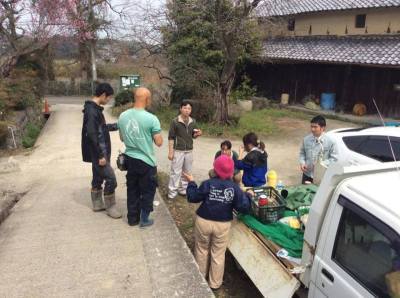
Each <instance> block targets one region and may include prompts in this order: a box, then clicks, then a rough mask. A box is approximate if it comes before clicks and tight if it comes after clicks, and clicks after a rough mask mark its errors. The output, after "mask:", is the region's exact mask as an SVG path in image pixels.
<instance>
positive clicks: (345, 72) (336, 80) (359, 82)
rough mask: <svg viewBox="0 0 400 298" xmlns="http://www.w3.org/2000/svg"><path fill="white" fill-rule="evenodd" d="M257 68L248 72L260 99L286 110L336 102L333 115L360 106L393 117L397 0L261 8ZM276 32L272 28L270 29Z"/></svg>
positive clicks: (307, 0) (397, 97)
mask: <svg viewBox="0 0 400 298" xmlns="http://www.w3.org/2000/svg"><path fill="white" fill-rule="evenodd" d="M257 16H258V18H259V20H260V24H261V26H262V28H264V31H265V33H266V38H265V41H264V44H263V53H262V63H254V64H252V65H249V67H248V69H247V72H248V74H249V75H250V77H251V78H252V80H253V82H254V84H256V85H257V86H258V90H259V91H260V92H261V93H263V94H264V95H265V96H269V97H274V98H279V97H280V94H281V93H289V94H290V98H291V100H290V101H291V103H296V102H301V101H302V100H303V98H305V97H307V96H309V95H314V96H316V97H319V96H320V95H321V93H326V92H329V93H335V94H336V102H337V105H336V110H341V111H345V112H349V111H351V109H352V107H353V106H354V104H356V103H364V104H365V105H366V106H367V109H368V112H369V113H375V112H376V110H375V108H374V105H373V102H372V99H373V98H374V99H375V100H376V101H377V103H378V106H379V108H380V110H381V111H382V112H383V114H384V115H385V116H391V117H400V0H281V1H277V0H264V1H263V2H262V3H261V5H260V6H259V7H258V10H257ZM271 23H272V24H275V25H271Z"/></svg>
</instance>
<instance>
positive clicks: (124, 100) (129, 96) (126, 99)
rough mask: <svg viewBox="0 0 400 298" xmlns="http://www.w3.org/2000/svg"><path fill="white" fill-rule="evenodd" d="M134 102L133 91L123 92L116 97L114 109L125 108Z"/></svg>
mask: <svg viewBox="0 0 400 298" xmlns="http://www.w3.org/2000/svg"><path fill="white" fill-rule="evenodd" d="M132 102H133V92H132V90H122V91H120V92H119V93H118V94H117V95H116V96H115V100H114V107H119V106H123V105H126V104H129V103H132Z"/></svg>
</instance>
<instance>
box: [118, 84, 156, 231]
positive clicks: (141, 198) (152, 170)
mask: <svg viewBox="0 0 400 298" xmlns="http://www.w3.org/2000/svg"><path fill="white" fill-rule="evenodd" d="M150 104H151V93H150V91H149V90H148V89H146V88H139V89H137V90H136V92H135V103H134V107H133V108H131V109H129V110H127V111H125V112H123V113H122V114H121V116H120V117H119V120H118V127H119V131H120V136H121V140H122V141H123V142H124V144H125V147H126V150H125V155H126V166H127V170H128V174H127V175H126V184H127V189H128V190H127V194H128V198H127V208H128V224H129V225H130V226H135V225H138V224H140V227H147V226H151V225H152V224H153V222H154V221H153V220H152V219H149V215H150V212H152V211H153V201H154V196H155V193H156V187H157V161H156V157H155V152H154V145H153V143H154V144H155V145H156V146H158V147H161V145H162V143H163V139H162V136H161V125H160V121H159V120H158V118H157V117H156V116H155V115H153V114H151V113H149V112H147V111H146V110H145V108H146V107H149V106H150Z"/></svg>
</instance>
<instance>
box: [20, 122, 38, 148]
mask: <svg viewBox="0 0 400 298" xmlns="http://www.w3.org/2000/svg"><path fill="white" fill-rule="evenodd" d="M39 134H40V127H39V126H38V125H36V124H33V123H28V124H27V125H26V127H25V134H24V136H23V137H22V145H23V146H24V147H25V148H30V147H33V145H35V142H36V139H37V138H38V136H39Z"/></svg>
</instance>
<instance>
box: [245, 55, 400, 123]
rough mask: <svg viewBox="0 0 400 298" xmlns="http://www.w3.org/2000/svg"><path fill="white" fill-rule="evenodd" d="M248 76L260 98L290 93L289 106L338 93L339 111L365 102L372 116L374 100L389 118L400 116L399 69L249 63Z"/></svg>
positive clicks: (337, 103)
mask: <svg viewBox="0 0 400 298" xmlns="http://www.w3.org/2000/svg"><path fill="white" fill-rule="evenodd" d="M246 73H247V74H248V76H249V77H250V78H251V80H252V83H253V84H254V85H256V86H257V89H258V92H259V94H260V95H263V96H266V97H269V98H274V99H280V95H281V94H282V93H289V94H290V103H301V102H302V100H303V98H304V97H305V96H307V95H310V94H314V95H315V96H316V97H320V96H321V93H323V92H333V93H336V109H337V110H338V111H340V110H343V111H345V112H351V110H352V108H353V106H354V104H355V103H358V102H362V103H364V104H365V105H366V106H367V109H368V113H369V114H375V113H376V111H375V108H374V106H373V103H372V98H375V100H376V101H377V103H378V106H379V108H380V110H381V112H382V113H383V114H384V115H385V116H387V117H400V91H396V90H394V85H395V84H400V70H399V69H390V68H379V67H364V66H349V65H334V64H306V63H298V64H293V63H291V64H288V63H264V64H250V65H248V66H247V68H246Z"/></svg>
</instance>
